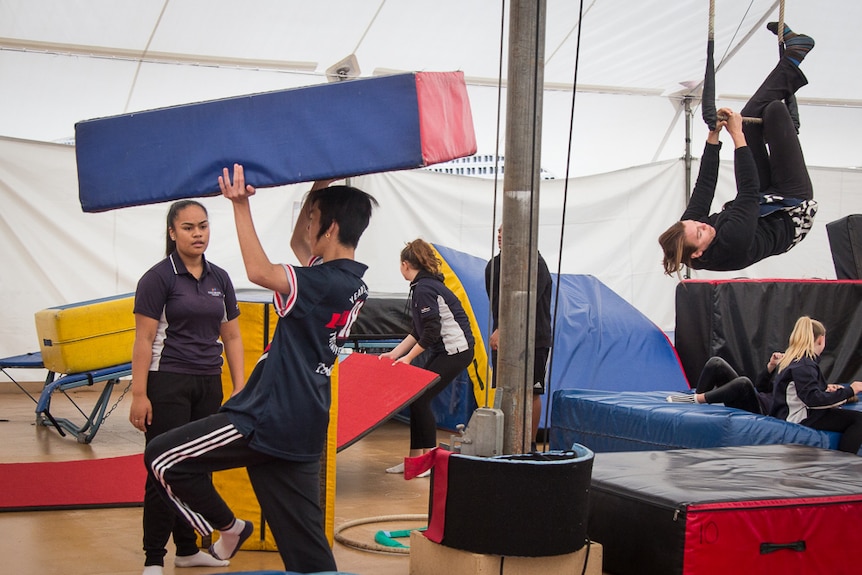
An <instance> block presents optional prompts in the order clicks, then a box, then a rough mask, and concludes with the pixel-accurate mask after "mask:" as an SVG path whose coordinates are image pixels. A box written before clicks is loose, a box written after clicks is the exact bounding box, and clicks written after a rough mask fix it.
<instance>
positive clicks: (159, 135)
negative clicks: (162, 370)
mask: <svg viewBox="0 0 862 575" xmlns="http://www.w3.org/2000/svg"><path fill="white" fill-rule="evenodd" d="M75 147H76V155H77V162H78V191H79V197H80V201H81V207H82V208H83V210H84V211H85V212H99V211H105V210H111V209H115V208H122V207H127V206H135V205H142V204H152V203H158V202H166V201H171V200H176V199H181V198H193V197H201V196H211V195H216V194H218V193H219V189H218V176H219V175H221V173H222V168H224V167H228V168H231V167H232V166H233V164H234V163H240V164H242V165H243V166H244V167H245V177H246V182H248V183H249V184H251V185H253V186H255V187H259V188H265V187H272V186H280V185H285V184H293V183H298V182H309V181H313V180H321V179H330V178H343V177H347V176H356V175H361V174H369V173H376V172H383V171H390V170H402V169H409V168H417V167H422V166H426V165H429V164H435V163H439V162H443V161H447V160H451V159H455V158H459V157H462V156H468V155H470V154H473V153H475V152H476V139H475V134H474V132H473V119H472V113H471V111H470V103H469V101H468V98H467V90H466V84H465V83H464V76H463V74H462V73H461V72H421V73H411V74H397V75H393V76H384V77H379V78H367V79H361V80H352V81H346V82H337V83H332V84H322V85H318V86H311V87H306V88H297V89H292V90H282V91H276V92H267V93H261V94H253V95H248V96H240V97H235V98H227V99H221V100H212V101H207V102H200V103H196V104H189V105H184V106H174V107H169V108H161V109H156V110H150V111H145V112H137V113H132V114H123V115H120V116H113V117H108V118H99V119H94V120H87V121H82V122H79V123H77V124H76V125H75Z"/></svg>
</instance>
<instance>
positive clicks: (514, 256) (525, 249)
mask: <svg viewBox="0 0 862 575" xmlns="http://www.w3.org/2000/svg"><path fill="white" fill-rule="evenodd" d="M545 14H546V2H545V0H515V1H513V2H511V4H510V9H509V69H508V82H507V84H508V92H507V98H508V100H507V107H506V142H505V157H506V171H505V175H504V179H503V236H502V249H501V256H500V326H499V327H500V347H499V351H498V355H497V393H502V398H501V401H500V408H501V410H502V411H503V414H504V417H505V425H504V429H505V431H504V435H503V452H504V453H507V454H512V453H523V452H526V451H529V446H530V435H531V425H532V423H531V422H532V404H533V398H532V384H533V382H532V376H533V361H534V355H535V349H534V342H535V328H536V320H535V309H536V262H537V259H538V258H537V253H538V249H537V246H538V243H537V240H538V225H539V209H538V208H539V181H540V177H539V176H540V166H541V139H542V90H543V83H544V58H545Z"/></svg>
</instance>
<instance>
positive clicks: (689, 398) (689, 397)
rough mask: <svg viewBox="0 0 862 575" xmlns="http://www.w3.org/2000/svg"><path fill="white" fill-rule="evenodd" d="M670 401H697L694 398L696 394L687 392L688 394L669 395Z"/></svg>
mask: <svg viewBox="0 0 862 575" xmlns="http://www.w3.org/2000/svg"><path fill="white" fill-rule="evenodd" d="M667 402H668V403H697V402H696V401H695V399H694V394H692V393H686V394H682V393H681V394H675V395H668V396H667Z"/></svg>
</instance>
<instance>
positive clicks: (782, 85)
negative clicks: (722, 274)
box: [658, 22, 817, 275]
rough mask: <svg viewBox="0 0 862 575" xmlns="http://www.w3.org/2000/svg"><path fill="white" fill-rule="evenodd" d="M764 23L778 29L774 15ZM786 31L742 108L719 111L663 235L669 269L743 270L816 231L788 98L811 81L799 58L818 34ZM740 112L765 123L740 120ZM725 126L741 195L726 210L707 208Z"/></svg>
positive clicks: (814, 209) (813, 206)
mask: <svg viewBox="0 0 862 575" xmlns="http://www.w3.org/2000/svg"><path fill="white" fill-rule="evenodd" d="M767 27H768V28H769V29H770V30H771V31H773V32H775V31H776V30H777V24H775V23H774V22H771V23H770V24H769V25H768V26H767ZM784 38H785V51H784V55H783V56H782V57H781V59H780V60H779V62H778V65H776V66H775V68H774V69H773V70H772V72H770V73H769V75H768V76H767V77H766V79H765V80H764V81H763V83H762V84H761V85H760V87H759V88H758V89H757V91H756V92H755V93H754V95H753V96H751V98H750V99H749V100H748V102H747V103H746V105H745V107H744V108H743V109H742V112H741V113H737V112H734V111H732V110H730V109H728V108H722V109H721V110H719V111H718V116H719V121H718V122H717V124H716V127H715V130H713V131H711V132H710V133H709V136H708V137H707V139H706V147H705V149H704V152H703V157H702V158H701V163H700V171H699V173H698V177H697V182H696V183H695V187H694V191H693V192H692V196H691V200H690V201H689V203H688V206H687V207H686V209H685V211H684V212H683V214H682V217H681V218H680V221H678V222H676V223H675V224H673V225H672V226H670V227H669V228H668V229H667V230H666V231H665V232H664V233H662V234H661V236H659V239H658V241H659V244H660V245H661V247H662V250H663V252H664V259H663V265H664V271H665V273H666V274H667V275H673V274H679V273H680V270H681V269H682V267H683V266H689V267H691V268H694V269H705V270H713V271H732V270H740V269H743V268H746V267H748V266H750V265H752V264H754V263H757V262H759V261H760V260H762V259H764V258H767V257H770V256H774V255H778V254H782V253H784V252H787V251H789V250H790V249H791V248H793V247H794V246H795V245H796V244H798V243H799V242H800V241H802V239H803V238H805V236H806V235H807V234H808V232H809V231H810V230H811V225H812V223H813V220H814V216H815V214H816V213H817V202H815V201H814V190H813V188H812V186H811V179H810V178H809V176H808V170H807V168H806V166H805V158H804V157H803V155H802V147H801V146H800V144H799V138H798V137H797V135H796V127H795V126H794V123H793V120H792V118H791V116H790V112H789V110H788V108H787V105H786V104H785V103H784V102H783V100H784V99H785V98H787V97H789V96H791V95H792V94H794V93H795V92H796V91H797V90H798V89H799V88H801V87H802V86H805V85H806V84H807V83H808V79H807V78H806V77H805V75H804V74H803V73H802V70H800V69H799V64H800V63H801V62H802V60H803V59H804V58H805V56H806V55H807V54H808V52H809V51H810V50H811V49H812V48H813V47H814V40H813V39H812V38H810V37H809V36H806V35H804V34H795V33H793V32H792V31H791V30H790V28H789V27H787V26H785V29H784ZM743 117H746V118H760V119H761V120H762V122H761V123H749V122H745V123H743V120H742V118H743ZM722 128H725V129H726V130H727V132H728V133H729V134H730V137H731V138H732V140H733V144H734V148H735V152H734V154H735V156H734V166H735V171H736V188H737V194H736V198H735V199H734V200H733V201H731V202H728V203H727V204H725V205H724V207H723V208H722V209H721V211H719V212H718V213H714V214H710V213H709V210H710V207H711V205H712V200H713V197H714V195H715V187H716V183H717V181H718V166H719V150H720V149H721V142H720V141H719V133H720V132H721V130H722ZM767 145H768V148H767Z"/></svg>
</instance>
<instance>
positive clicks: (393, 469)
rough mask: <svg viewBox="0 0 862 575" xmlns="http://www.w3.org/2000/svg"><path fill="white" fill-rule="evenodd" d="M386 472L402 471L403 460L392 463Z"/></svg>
mask: <svg viewBox="0 0 862 575" xmlns="http://www.w3.org/2000/svg"><path fill="white" fill-rule="evenodd" d="M386 473H404V462H403V461H402V462H401V463H399V464H398V465H393V466H392V467H390V468H389V469H387V470H386Z"/></svg>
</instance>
